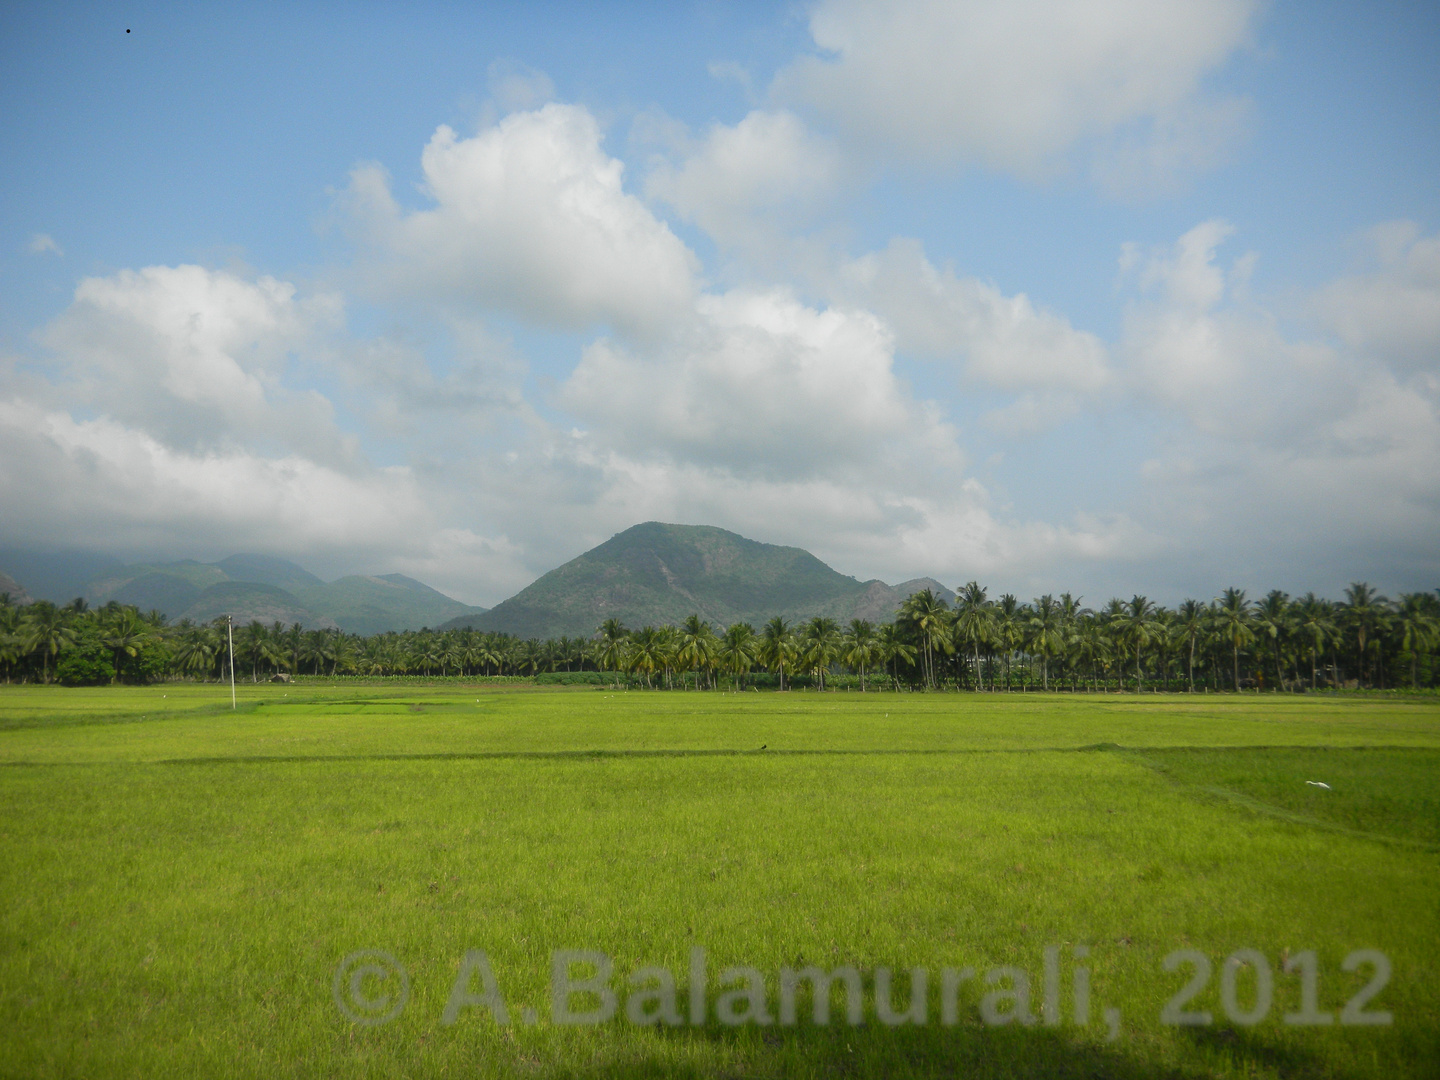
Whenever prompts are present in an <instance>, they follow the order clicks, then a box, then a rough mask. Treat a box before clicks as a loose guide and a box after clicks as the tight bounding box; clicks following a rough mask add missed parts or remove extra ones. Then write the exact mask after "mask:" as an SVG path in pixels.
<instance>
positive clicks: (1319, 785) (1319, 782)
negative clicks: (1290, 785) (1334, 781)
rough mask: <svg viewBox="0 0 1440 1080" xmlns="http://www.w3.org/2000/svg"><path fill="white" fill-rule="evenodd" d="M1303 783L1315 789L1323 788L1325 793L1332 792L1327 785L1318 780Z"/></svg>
mask: <svg viewBox="0 0 1440 1080" xmlns="http://www.w3.org/2000/svg"><path fill="white" fill-rule="evenodd" d="M1305 783H1307V784H1312V785H1314V786H1315V787H1323V788H1324V789H1325V790H1326V791H1330V790H1332V789H1331V787H1330V785H1329V784H1327V783H1324V782H1323V781H1320V780H1306V781H1305Z"/></svg>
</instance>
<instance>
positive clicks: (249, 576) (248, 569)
mask: <svg viewBox="0 0 1440 1080" xmlns="http://www.w3.org/2000/svg"><path fill="white" fill-rule="evenodd" d="M210 565H212V566H214V567H216V568H217V569H219V570H220V571H222V572H223V573H224V574H225V576H226V577H228V578H229V579H230V580H231V581H250V582H254V583H255V584H256V585H274V586H275V587H276V588H277V589H284V590H285V591H286V592H290V593H294V594H295V595H296V596H299V595H300V593H301V590H303V589H309V588H313V587H314V586H316V585H323V584H325V583H324V582H323V581H321V580H320V579H319V578H318V577H316V576H315V575H314V574H312V573H310V571H309V570H304V569H302V568H301V567H298V566H296V565H295V564H294V563H293V562H291V561H290V560H289V559H277V558H275V556H273V555H231V556H230V557H229V558H228V559H221V560H220V561H219V562H217V563H211V564H210Z"/></svg>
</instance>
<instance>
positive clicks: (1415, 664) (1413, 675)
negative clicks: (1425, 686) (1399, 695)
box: [1395, 593, 1440, 689]
mask: <svg viewBox="0 0 1440 1080" xmlns="http://www.w3.org/2000/svg"><path fill="white" fill-rule="evenodd" d="M1433 603H1434V601H1433V600H1432V599H1431V597H1430V596H1429V595H1428V594H1426V593H1405V594H1403V595H1402V596H1401V597H1400V607H1399V610H1398V611H1396V613H1395V616H1396V617H1395V628H1396V630H1397V631H1398V634H1399V638H1400V648H1401V649H1402V650H1403V651H1405V652H1408V653H1409V654H1410V687H1411V689H1414V688H1416V687H1418V686H1419V685H1420V653H1421V652H1423V651H1426V650H1428V649H1433V648H1434V647H1435V640H1436V637H1437V636H1440V620H1437V619H1436V618H1435V616H1434V615H1433V614H1432V613H1431V610H1430V609H1431V606H1432V604H1433Z"/></svg>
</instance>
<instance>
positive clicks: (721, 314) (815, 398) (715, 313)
mask: <svg viewBox="0 0 1440 1080" xmlns="http://www.w3.org/2000/svg"><path fill="white" fill-rule="evenodd" d="M560 400H561V403H562V404H564V405H565V406H566V407H567V408H568V409H569V410H570V411H571V412H573V413H574V414H576V415H578V416H579V417H581V418H582V419H583V420H584V421H586V422H587V423H588V424H589V425H590V426H591V429H592V431H594V432H596V433H597V434H603V437H604V438H605V440H606V441H607V442H608V443H609V444H610V445H613V446H615V447H617V448H619V449H621V450H623V451H624V452H625V453H627V454H629V455H632V456H641V457H644V456H649V455H652V454H655V453H661V454H664V455H668V456H670V457H672V458H673V459H676V460H682V461H689V462H695V463H699V464H703V465H706V466H713V467H723V468H726V469H730V470H732V471H734V472H736V473H738V474H746V475H756V476H762V475H763V476H770V477H797V476H814V475H836V474H844V473H851V474H854V473H855V472H856V471H857V470H858V471H864V472H871V473H874V472H878V471H879V470H880V469H881V468H882V467H883V466H885V465H886V464H892V465H893V464H895V463H896V462H897V459H898V460H906V461H911V462H914V461H917V460H923V459H925V458H927V457H929V458H933V459H935V460H936V461H937V463H944V464H949V465H955V464H958V462H959V453H958V450H957V449H956V448H955V446H954V442H953V434H952V433H951V432H950V430H949V428H948V427H947V426H946V425H945V424H944V423H943V422H942V421H940V420H939V418H938V417H937V415H936V413H935V410H934V409H933V407H931V406H928V405H925V404H923V403H920V402H916V401H914V400H913V399H911V398H910V397H909V395H908V394H907V393H906V392H905V390H904V389H903V387H902V386H901V385H900V383H899V381H898V380H897V379H896V377H895V374H894V371H893V355H892V341H891V339H890V335H889V333H888V331H887V330H886V329H885V327H884V325H883V323H881V322H880V321H879V320H878V319H876V318H875V317H874V316H872V315H870V314H868V313H865V312H863V311H849V310H839V309H834V308H832V309H828V310H817V309H814V308H810V307H807V306H806V305H804V304H801V303H799V302H798V301H796V300H795V299H793V298H792V297H790V296H789V295H787V294H784V293H781V292H776V291H768V292H751V291H738V290H737V291H734V292H730V293H726V294H724V295H723V296H706V297H704V298H702V299H701V301H700V302H699V305H698V311H697V318H696V320H695V322H694V324H693V325H692V326H691V327H690V328H688V329H687V330H686V331H684V332H683V333H681V334H678V335H676V336H675V337H674V338H672V339H670V340H669V341H667V342H666V343H664V344H662V345H660V346H658V347H656V348H654V349H652V350H648V351H640V350H635V349H629V348H626V347H623V346H621V345H618V344H616V343H614V342H611V341H599V342H596V343H595V344H593V345H591V346H590V347H589V348H588V349H586V350H585V353H584V355H583V356H582V358H581V360H580V363H579V365H578V366H577V367H576V369H575V371H574V373H573V374H572V375H571V377H570V379H569V381H568V382H567V383H566V384H565V386H564V387H563V391H562V394H561V399H560Z"/></svg>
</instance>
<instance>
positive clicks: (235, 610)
mask: <svg viewBox="0 0 1440 1080" xmlns="http://www.w3.org/2000/svg"><path fill="white" fill-rule="evenodd" d="M0 557H13V559H14V561H15V562H16V563H18V564H19V565H20V566H22V567H24V568H26V569H28V570H31V571H33V572H35V573H36V574H37V575H38V577H39V578H40V579H41V580H42V581H44V582H45V584H46V588H47V590H49V591H47V592H46V593H43V594H41V595H44V596H46V597H47V598H48V596H49V594H50V592H56V594H57V595H59V596H61V597H62V598H63V599H64V600H69V599H70V598H73V597H75V596H77V595H78V596H84V597H85V599H86V600H87V601H88V602H89V603H90V604H91V606H92V607H99V606H101V605H103V604H108V603H110V602H111V601H112V600H113V601H115V602H117V603H120V604H129V605H134V606H135V607H137V608H139V609H140V610H141V611H152V610H155V611H161V612H164V613H165V615H167V616H168V617H169V618H170V619H171V620H179V619H193V620H195V621H196V622H208V621H209V620H211V619H213V618H215V617H216V616H218V615H230V616H232V617H233V618H234V619H235V622H236V624H237V625H243V624H245V623H248V622H250V621H251V620H259V621H260V622H263V623H265V624H266V625H269V624H270V623H273V622H275V621H276V620H279V621H280V622H283V623H286V624H287V625H288V624H291V623H297V622H298V623H300V624H301V625H302V626H304V627H306V628H308V629H312V630H315V629H327V628H330V627H335V626H338V627H340V628H341V629H343V630H346V631H349V632H350V633H358V634H376V633H382V632H384V631H386V630H418V629H420V628H421V627H422V626H439V625H440V624H441V623H443V622H445V621H446V620H448V619H454V618H456V617H458V616H462V615H476V614H479V613H481V612H483V611H484V610H485V609H484V608H480V607H472V606H470V605H469V604H462V603H460V601H458V600H452V599H451V598H450V597H448V596H446V595H445V594H444V593H441V592H437V591H436V590H435V589H432V588H430V586H428V585H424V584H422V583H421V582H418V581H416V580H415V579H413V578H408V577H405V576H404V575H402V574H387V575H385V576H383V577H345V578H341V579H340V580H339V581H334V582H330V583H329V584H327V583H326V582H324V581H322V580H321V579H320V578H318V577H316V576H315V575H314V574H312V573H310V572H309V571H308V570H305V569H303V568H302V567H299V566H296V565H295V564H294V563H292V562H290V561H288V560H286V559H278V558H275V557H274V556H271V555H231V556H230V557H229V558H228V559H221V560H220V561H219V562H215V563H202V562H196V561H195V560H194V559H184V560H182V561H180V562H172V563H141V564H136V565H132V566H126V565H124V564H123V563H121V562H119V561H118V560H116V559H111V558H108V557H106V556H65V555H57V556H55V557H51V558H47V557H44V556H40V555H35V554H33V553H25V552H0ZM0 568H3V569H5V570H9V566H8V564H7V563H5V562H0ZM83 571H90V572H91V574H92V576H90V577H88V578H80V577H77V576H76V575H77V574H78V573H80V572H83ZM97 571H98V572H97ZM11 574H13V576H11ZM27 581H28V579H27V578H25V576H24V575H23V574H21V573H19V572H17V571H10V573H4V572H0V592H5V591H7V590H8V591H9V592H10V593H11V595H12V598H13V599H15V600H16V601H17V602H19V601H20V598H21V597H22V596H24V597H25V601H26V602H28V600H29V598H30V596H33V595H35V593H34V591H33V589H31V590H28V592H29V595H28V596H27V595H26V593H27V590H26V588H25V587H24V584H23V583H25V582H27Z"/></svg>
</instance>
